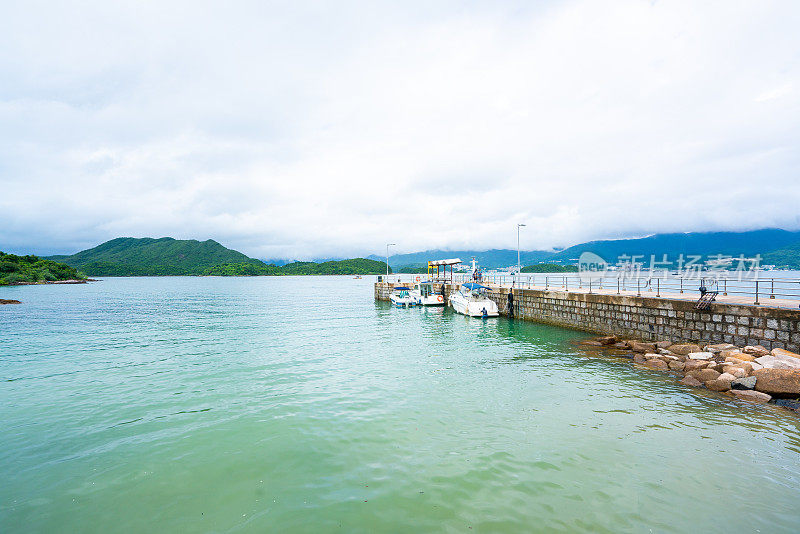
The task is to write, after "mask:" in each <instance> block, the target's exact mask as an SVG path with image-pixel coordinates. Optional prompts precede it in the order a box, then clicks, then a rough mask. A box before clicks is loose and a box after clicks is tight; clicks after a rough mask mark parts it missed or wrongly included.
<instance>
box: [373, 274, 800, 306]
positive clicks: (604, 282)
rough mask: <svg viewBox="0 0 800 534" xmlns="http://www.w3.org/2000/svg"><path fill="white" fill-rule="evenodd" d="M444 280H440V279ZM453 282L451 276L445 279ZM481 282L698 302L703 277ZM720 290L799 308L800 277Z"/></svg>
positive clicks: (720, 285)
mask: <svg viewBox="0 0 800 534" xmlns="http://www.w3.org/2000/svg"><path fill="white" fill-rule="evenodd" d="M418 279H419V280H427V277H426V276H425V275H410V274H398V275H391V276H390V277H389V281H390V282H393V281H398V282H405V283H414V282H415V281H419V280H418ZM471 281H472V280H471V279H469V278H468V277H467V276H466V275H463V274H457V275H456V276H455V277H454V278H453V280H452V283H454V284H461V283H464V282H471ZM440 282H441V281H440ZM444 282H445V283H448V284H449V283H451V282H450V280H449V279H448V280H446V281H444ZM481 284H483V285H485V286H487V287H490V288H492V289H498V290H508V289H511V288H512V287H513V288H514V289H515V290H517V289H531V290H539V291H556V292H557V291H562V292H569V293H585V294H593V295H619V296H628V297H642V298H657V299H665V300H680V301H687V302H697V300H698V299H699V298H700V290H699V286H700V280H699V279H693V278H677V277H667V278H644V277H639V278H624V277H620V278H617V277H613V278H612V277H605V278H602V279H596V280H586V279H583V278H581V277H580V276H578V275H577V274H570V275H560V274H552V275H545V274H537V275H522V276H519V277H514V276H511V275H498V274H488V275H485V276H484V277H483V279H482V281H481ZM714 287H716V288H717V289H718V290H719V294H718V295H717V296H716V298H715V300H714V302H715V303H716V304H729V305H735V306H757V307H763V308H782V309H795V310H796V309H800V280H797V279H789V278H760V279H758V280H749V279H744V280H737V279H719V280H717V281H716V285H715V286H714Z"/></svg>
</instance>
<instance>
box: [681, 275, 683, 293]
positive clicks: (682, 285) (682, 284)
mask: <svg viewBox="0 0 800 534" xmlns="http://www.w3.org/2000/svg"><path fill="white" fill-rule="evenodd" d="M681 294H683V277H682V276H681Z"/></svg>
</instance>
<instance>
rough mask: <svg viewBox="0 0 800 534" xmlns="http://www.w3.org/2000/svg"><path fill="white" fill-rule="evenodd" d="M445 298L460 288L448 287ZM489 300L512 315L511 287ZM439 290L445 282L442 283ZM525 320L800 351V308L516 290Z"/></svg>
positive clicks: (383, 288) (382, 289) (382, 294)
mask: <svg viewBox="0 0 800 534" xmlns="http://www.w3.org/2000/svg"><path fill="white" fill-rule="evenodd" d="M394 285H399V284H393V283H391V282H389V283H387V282H377V283H376V284H375V298H376V299H377V300H389V293H390V292H391V290H392V287H393V286H394ZM444 287H445V297H447V295H449V294H450V292H451V291H454V290H457V289H458V287H459V286H458V284H454V285H450V284H445V286H444ZM490 287H491V290H490V291H489V297H490V298H491V299H493V300H494V301H495V302H497V305H498V308H499V309H500V313H501V315H508V309H507V302H508V300H507V299H508V292H509V291H510V289H509V288H507V287H497V286H490ZM436 288H437V291H438V290H439V289H440V288H441V284H437V286H436ZM514 303H515V308H516V309H515V316H516V317H517V318H519V319H524V320H529V321H535V322H539V323H545V324H552V325H557V326H563V327H567V328H575V329H578V330H583V331H586V332H592V333H598V334H617V335H620V336H625V337H630V338H635V339H642V340H651V341H657V340H673V341H696V342H703V343H731V344H733V345H737V346H740V347H741V346H745V345H762V346H763V347H766V348H768V349H774V348H780V349H786V350H790V351H792V352H800V310H799V309H789V308H776V307H769V306H754V305H750V306H748V305H739V304H728V303H714V304H712V305H711V307H710V308H709V309H708V310H702V311H701V310H696V309H695V307H694V305H695V303H694V302H692V301H689V300H679V299H673V298H664V297H661V298H658V297H637V296H629V295H608V294H590V293H586V292H570V291H563V290H561V291H559V290H545V289H514Z"/></svg>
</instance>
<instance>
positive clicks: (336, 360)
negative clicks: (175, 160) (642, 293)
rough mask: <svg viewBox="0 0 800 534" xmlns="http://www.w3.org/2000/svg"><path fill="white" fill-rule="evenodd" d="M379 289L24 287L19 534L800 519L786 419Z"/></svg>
mask: <svg viewBox="0 0 800 534" xmlns="http://www.w3.org/2000/svg"><path fill="white" fill-rule="evenodd" d="M371 284H372V281H371V280H367V279H364V280H352V279H350V278H345V277H342V278H337V277H330V278H326V277H320V278H282V277H281V278H240V279H224V278H153V279H108V280H105V281H103V282H100V283H97V284H93V285H88V286H84V287H80V286H44V287H27V288H6V289H3V290H2V293H3V294H0V298H18V299H19V300H22V301H23V302H24V304H23V305H22V306H15V307H13V308H11V309H3V310H0V313H2V317H1V318H0V321H2V322H0V328H2V336H3V344H2V346H1V347H0V348H1V350H2V352H0V380H2V382H0V384H2V386H0V403H1V404H0V406H3V408H2V409H0V418H1V419H0V423H1V424H2V426H3V429H4V431H3V433H2V435H1V436H2V437H0V477H2V479H3V480H4V484H2V485H0V525H2V530H3V531H4V532H21V531H37V530H38V531H53V530H58V531H98V532H99V531H118V530H126V531H141V530H152V527H153V525H156V524H157V525H158V526H159V530H165V531H172V530H190V531H197V530H203V531H207V530H217V531H229V530H238V529H241V530H252V531H264V530H272V531H295V530H298V531H329V530H334V529H341V530H344V531H376V530H377V531H398V530H409V531H425V530H437V531H438V530H469V529H470V527H471V528H472V529H474V530H480V529H483V530H490V531H530V530H541V531H550V530H553V529H562V530H568V531H575V530H592V531H596V530H605V531H613V532H616V531H620V530H634V531H642V530H647V529H653V530H659V531H678V532H684V531H707V530H710V531H720V530H735V531H741V530H755V529H760V530H762V531H795V530H796V527H797V525H798V524H800V515H798V512H797V504H796V503H797V501H798V497H800V490H798V489H797V486H796V484H795V481H796V480H797V479H798V476H800V467H799V466H800V462H799V461H798V459H799V458H798V452H800V427H799V426H798V420H797V418H796V417H795V416H793V415H791V414H789V413H788V412H786V411H784V410H783V409H781V408H777V407H774V406H764V405H744V406H743V405H742V404H741V403H738V402H737V401H735V400H732V399H728V398H726V397H723V396H721V395H717V394H713V393H711V392H702V391H699V392H698V391H694V390H692V391H689V390H688V389H687V388H685V387H683V386H682V385H680V384H678V383H677V381H676V379H675V378H674V377H673V376H671V375H668V374H666V373H664V374H661V373H655V372H651V371H643V370H639V369H636V368H634V367H633V366H631V365H630V364H629V363H628V361H627V360H621V359H618V358H614V357H597V355H592V354H590V353H587V351H585V350H584V349H582V348H579V347H577V346H575V345H574V341H576V340H578V339H582V338H583V337H585V336H584V334H581V333H580V332H576V331H572V330H566V329H561V328H555V327H549V326H543V325H536V324H533V323H528V322H523V321H508V320H506V319H502V318H500V319H487V320H483V319H473V318H467V317H463V316H460V315H455V314H453V313H452V311H450V310H448V309H442V308H422V309H420V308H416V309H408V310H405V309H396V308H392V307H390V306H389V305H388V304H385V303H380V302H379V303H376V302H374V301H373V298H372V285H371ZM6 295H9V296H6ZM745 488H746V489H747V491H743V489H745ZM720 503H724V504H725V507H724V508H720ZM724 510H735V511H736V512H735V513H723V512H724Z"/></svg>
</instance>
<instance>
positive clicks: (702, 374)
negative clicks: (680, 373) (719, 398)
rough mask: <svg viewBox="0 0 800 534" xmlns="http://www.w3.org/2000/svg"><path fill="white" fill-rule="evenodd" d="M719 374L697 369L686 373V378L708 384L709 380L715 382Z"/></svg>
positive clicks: (709, 370)
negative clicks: (692, 378)
mask: <svg viewBox="0 0 800 534" xmlns="http://www.w3.org/2000/svg"><path fill="white" fill-rule="evenodd" d="M719 375H720V373H718V372H717V371H715V370H713V369H697V370H695V371H689V372H688V373H686V376H693V377H694V378H696V379H697V380H699V381H700V382H708V381H709V380H716V379H717V378H719Z"/></svg>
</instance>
